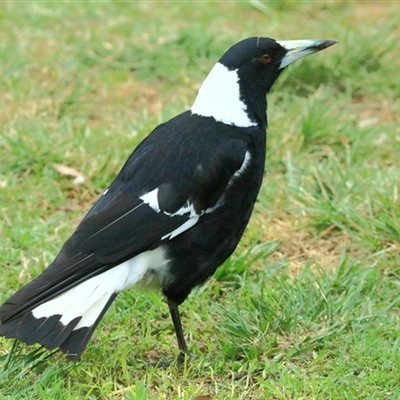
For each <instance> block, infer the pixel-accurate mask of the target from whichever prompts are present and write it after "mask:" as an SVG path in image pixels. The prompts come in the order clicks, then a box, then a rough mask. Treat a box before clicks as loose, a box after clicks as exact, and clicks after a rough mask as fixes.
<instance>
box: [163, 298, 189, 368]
mask: <svg viewBox="0 0 400 400" xmlns="http://www.w3.org/2000/svg"><path fill="white" fill-rule="evenodd" d="M168 307H169V312H170V314H171V318H172V322H173V323H174V328H175V334H176V339H177V340H178V347H179V350H180V351H181V353H180V354H179V356H178V362H180V363H182V362H183V361H184V359H185V356H190V353H189V349H188V347H187V345H186V342H185V337H184V335H183V329H182V322H181V316H180V315H179V310H178V306H177V305H176V304H175V303H173V302H171V301H168Z"/></svg>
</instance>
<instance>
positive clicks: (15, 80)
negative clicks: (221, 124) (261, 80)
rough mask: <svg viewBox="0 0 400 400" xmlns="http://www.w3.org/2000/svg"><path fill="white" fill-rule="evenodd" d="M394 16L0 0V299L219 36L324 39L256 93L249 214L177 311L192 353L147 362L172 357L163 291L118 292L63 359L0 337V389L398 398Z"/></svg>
mask: <svg viewBox="0 0 400 400" xmlns="http://www.w3.org/2000/svg"><path fill="white" fill-rule="evenodd" d="M399 18H400V9H399V8H398V6H397V4H395V3H379V2H372V3H365V2H364V3H360V2H319V3H318V2H317V3H316V2H306V1H298V2H289V1H276V2H264V1H249V2H234V1H232V2H196V3H193V2H169V3H162V2H158V3H157V2H50V1H49V2H42V1H30V2H25V3H23V4H22V3H18V2H3V3H2V6H1V8H0V24H1V27H2V29H1V30H0V71H1V75H0V76H1V79H0V104H1V107H0V237H1V240H0V265H1V267H2V277H1V279H0V294H1V299H0V300H5V299H6V298H7V297H8V296H9V295H11V294H12V293H13V291H14V290H15V289H16V288H18V287H20V286H21V285H23V284H25V283H27V282H28V281H29V280H30V279H31V278H33V277H34V276H36V275H37V274H38V273H39V272H40V271H41V270H43V268H44V267H45V266H46V265H47V263H49V262H50V261H51V260H52V258H53V257H54V256H55V255H56V253H57V251H58V250H59V248H60V246H61V244H62V243H63V241H64V240H65V239H67V237H68V236H69V235H70V234H71V232H72V231H73V229H74V227H75V226H76V224H77V223H78V222H79V220H80V218H81V217H82V216H83V215H84V213H85V211H86V210H87V209H88V207H89V206H90V204H91V203H92V202H93V201H94V200H95V199H96V197H97V196H98V195H99V194H100V193H101V192H102V191H103V190H104V188H105V187H106V186H107V184H108V183H110V181H111V180H112V179H113V177H114V176H115V174H116V173H117V172H118V170H119V168H120V167H121V165H122V163H123V162H124V161H125V159H126V158H127V156H128V155H129V154H130V152H131V150H132V149H133V148H134V147H135V145H136V144H137V143H138V142H139V141H140V140H141V139H142V138H143V137H144V136H146V135H147V134H148V133H149V132H150V131H151V130H152V129H153V128H154V127H155V126H156V125H157V124H159V123H160V122H162V121H165V120H167V119H168V118H170V117H172V116H174V115H176V114H177V113H179V112H181V111H183V110H185V109H187V108H188V107H189V106H190V105H191V103H192V101H193V99H194V96H195V93H196V90H197V89H198V87H199V84H200V83H201V81H202V80H203V79H204V77H205V75H206V74H207V72H208V71H209V69H210V68H211V67H212V65H213V63H214V62H215V61H216V60H217V59H218V58H219V57H220V56H221V55H222V53H223V52H224V51H225V50H226V49H227V47H229V46H230V45H231V44H233V43H234V42H236V41H238V40H240V39H242V38H244V37H247V36H253V35H263V36H271V37H274V38H277V39H301V38H332V39H336V40H338V41H339V44H338V45H336V46H334V47H332V48H330V49H328V50H326V51H324V52H321V53H318V54H316V55H313V56H310V57H308V58H307V59H305V60H304V61H302V62H299V63H297V64H295V65H293V66H292V67H291V68H290V69H289V70H288V71H286V72H285V74H284V75H282V77H281V79H280V80H279V81H278V83H277V84H276V86H275V87H274V89H273V92H272V93H271V94H270V95H269V110H268V111H269V125H270V126H269V131H268V159H267V170H266V176H265V182H264V185H263V187H262V190H261V193H260V196H259V201H258V203H257V205H256V210H255V212H254V214H253V218H252V220H251V223H250V225H249V227H248V229H247V231H246V233H245V236H244V238H243V240H242V242H241V244H240V245H239V248H238V249H237V251H236V252H235V254H234V255H233V256H232V258H231V259H230V260H228V261H227V262H226V263H225V264H224V265H223V266H222V267H221V268H220V269H219V270H218V271H217V273H216V274H215V276H214V278H213V279H211V280H210V281H209V282H208V283H207V284H206V285H205V286H203V287H201V288H198V289H196V290H195V291H194V293H193V294H192V295H191V296H190V297H189V299H188V300H187V301H186V302H185V303H184V304H183V306H182V312H183V323H184V328H185V333H186V336H187V340H188V343H189V345H190V348H191V351H192V352H193V353H194V354H196V355H197V359H195V360H193V361H191V362H190V363H188V364H186V365H185V366H183V367H177V366H171V367H170V368H168V369H166V370H160V369H157V368H154V367H150V366H148V365H147V363H148V362H149V361H155V360H158V359H169V358H172V357H174V356H176V355H177V350H176V344H175V337H174V333H173V328H172V324H171V322H170V319H169V316H168V310H167V307H166V305H165V303H164V301H163V299H162V298H161V297H160V296H159V295H158V294H156V293H146V292H142V291H139V290H132V291H129V292H126V293H124V294H122V295H120V296H119V297H118V299H117V300H116V301H115V303H114V305H113V306H112V307H111V309H110V310H109V312H108V313H107V315H106V317H105V318H104V319H103V322H102V323H101V324H100V326H99V328H98V329H97V330H96V333H95V335H94V337H93V339H92V341H91V342H90V344H89V346H88V348H87V350H86V352H85V353H84V355H83V359H82V361H79V362H76V363H70V362H67V361H66V360H65V359H64V358H63V356H62V355H60V354H58V353H55V354H51V353H49V352H46V351H43V350H42V349H40V348H38V347H35V346H31V347H28V346H25V345H23V344H20V343H14V342H13V341H10V340H6V339H3V338H0V400H2V399H16V398H18V399H51V400H54V399H63V400H64V399H127V400H134V399H135V400H139V399H140V400H144V399H195V398H196V397H197V396H204V397H203V399H211V398H212V399H221V400H222V399H231V398H232V399H246V400H247V399H358V398H359V399H374V400H375V399H398V398H400V387H399V382H400V368H399V367H400V340H399V334H398V332H399V324H400V305H399V300H400V297H399V287H400V266H399V265H400V256H399V253H400V252H399V250H400V245H399V242H400V212H399V210H400V207H399V202H400V200H399V199H400V197H399V196H400V194H399V176H400V163H399V154H400V129H399V122H400V121H399V115H400V101H399V93H400V84H399V82H400V81H399V79H398V78H397V77H398V71H399V69H400V58H399V57H398V51H397V48H398V45H397V44H398V40H399V36H398V28H397V26H398V20H399ZM56 164H62V165H63V166H67V167H70V168H72V169H73V170H75V171H76V172H77V173H78V174H82V175H83V176H84V178H85V180H84V182H83V183H80V184H76V183H75V182H74V179H75V177H74V176H70V175H68V174H66V173H65V172H63V170H62V169H61V170H60V169H59V168H58V167H57V166H56ZM200 398H201V397H199V399H200Z"/></svg>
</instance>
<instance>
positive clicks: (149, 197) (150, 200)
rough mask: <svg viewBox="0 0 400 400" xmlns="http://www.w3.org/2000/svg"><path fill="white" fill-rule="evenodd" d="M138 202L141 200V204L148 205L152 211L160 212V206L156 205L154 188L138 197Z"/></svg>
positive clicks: (155, 190) (156, 199)
mask: <svg viewBox="0 0 400 400" xmlns="http://www.w3.org/2000/svg"><path fill="white" fill-rule="evenodd" d="M139 199H140V200H143V203H146V204H147V205H149V206H150V207H151V208H152V209H153V210H154V211H156V212H160V211H161V210H160V206H159V205H158V188H155V189H154V190H152V191H151V192H148V193H146V194H144V195H143V196H141V197H139Z"/></svg>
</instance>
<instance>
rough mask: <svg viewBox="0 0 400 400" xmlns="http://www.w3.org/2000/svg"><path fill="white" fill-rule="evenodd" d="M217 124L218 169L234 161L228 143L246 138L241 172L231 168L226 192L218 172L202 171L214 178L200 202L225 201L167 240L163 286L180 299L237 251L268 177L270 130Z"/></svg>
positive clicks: (214, 139) (201, 176) (212, 139)
mask: <svg viewBox="0 0 400 400" xmlns="http://www.w3.org/2000/svg"><path fill="white" fill-rule="evenodd" d="M219 125H221V126H219ZM215 128H216V131H215V133H216V134H215V136H214V137H210V138H208V140H210V143H209V145H211V143H213V144H214V145H215V143H218V146H220V149H221V153H219V152H218V150H216V151H214V152H213V156H214V157H215V159H214V160H213V163H211V164H214V165H215V166H216V168H215V171H221V170H223V169H224V168H223V165H226V166H227V168H229V166H231V165H232V164H231V163H230V162H229V161H228V160H227V158H226V157H229V154H230V152H229V147H226V146H229V143H230V140H238V141H240V142H241V143H242V146H243V147H242V149H241V151H244V152H245V154H244V155H245V159H243V157H242V158H241V160H242V161H241V165H239V166H237V165H236V167H235V168H236V173H235V172H234V171H226V175H225V176H229V179H228V181H227V182H226V185H225V186H224V185H223V187H224V188H225V189H224V191H223V193H221V189H220V188H221V185H219V186H217V187H218V188H219V189H218V190H216V191H213V183H215V182H216V181H218V177H217V176H212V173H213V171H212V170H210V169H209V170H207V171H204V172H203V171H202V173H201V174H199V180H203V182H207V180H208V179H209V181H210V185H209V190H208V191H207V192H203V193H202V194H201V196H203V197H204V196H209V199H207V198H202V197H201V196H200V201H201V203H203V204H205V203H206V202H207V201H208V200H209V201H211V199H212V203H213V204H215V199H216V198H220V199H221V200H220V202H221V206H220V207H217V208H215V209H214V210H213V211H211V212H209V213H205V214H204V215H202V217H201V219H200V221H199V222H198V223H197V224H196V225H195V226H194V227H193V228H191V229H190V230H188V231H187V232H185V233H184V234H182V235H180V236H177V237H176V238H174V239H173V240H171V242H170V243H169V244H168V254H169V257H170V258H171V263H170V269H171V271H170V272H171V273H170V276H171V281H170V282H169V284H167V285H166V286H165V287H164V293H165V294H166V296H167V297H168V298H170V299H171V300H173V301H175V302H176V303H180V302H182V301H183V300H184V299H185V298H186V296H187V295H188V293H189V292H190V291H191V289H192V288H193V286H196V285H198V284H201V283H203V282H204V281H205V280H206V279H207V278H208V277H209V276H211V275H212V274H213V273H214V272H215V270H216V268H217V267H218V266H220V265H221V264H222V263H223V262H224V261H225V260H226V259H227V258H228V257H229V256H230V255H231V253H232V252H233V251H234V249H235V248H236V246H237V244H238V242H239V240H240V238H241V237H242V235H243V232H244V229H245V227H246V226H247V223H248V221H249V219H250V216H251V212H252V210H253V206H254V203H255V200H256V197H257V194H258V192H259V189H260V186H261V182H262V178H263V173H264V163H265V144H266V143H265V141H266V136H265V132H262V131H261V130H259V129H258V128H249V129H243V128H240V129H239V128H236V127H233V126H227V125H224V124H215ZM218 128H220V129H218ZM224 135H225V136H224ZM206 139H207V138H205V140H206ZM224 144H225V146H224ZM207 146H208V145H207ZM207 146H206V147H207ZM226 150H228V151H226ZM204 156H207V155H206V154H205V155H204ZM198 162H199V159H198ZM218 164H220V165H218ZM244 164H246V165H244ZM207 165H209V164H207ZM241 167H242V168H241ZM231 168H232V167H231ZM222 175H224V174H222ZM214 196H215V198H213V197H214Z"/></svg>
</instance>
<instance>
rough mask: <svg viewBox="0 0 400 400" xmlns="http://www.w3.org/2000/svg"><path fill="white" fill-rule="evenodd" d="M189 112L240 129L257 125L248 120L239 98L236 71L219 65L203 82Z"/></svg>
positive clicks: (244, 107) (243, 104) (244, 105)
mask: <svg viewBox="0 0 400 400" xmlns="http://www.w3.org/2000/svg"><path fill="white" fill-rule="evenodd" d="M191 111H192V114H196V115H200V116H202V117H213V118H214V119H215V120H216V121H218V122H223V123H224V124H227V125H234V126H238V127H241V128H248V127H250V126H255V125H257V124H256V122H254V121H252V120H251V119H250V118H249V115H248V114H247V112H246V104H245V103H244V102H243V101H242V99H241V98H240V87H239V76H238V74H237V70H233V71H231V70H229V69H228V68H227V67H225V65H223V64H221V63H217V64H215V66H214V67H213V69H212V70H211V71H210V73H209V74H208V76H207V78H206V79H205V80H204V82H203V84H202V85H201V87H200V89H199V92H198V94H197V97H196V100H195V101H194V103H193V106H192V108H191Z"/></svg>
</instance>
